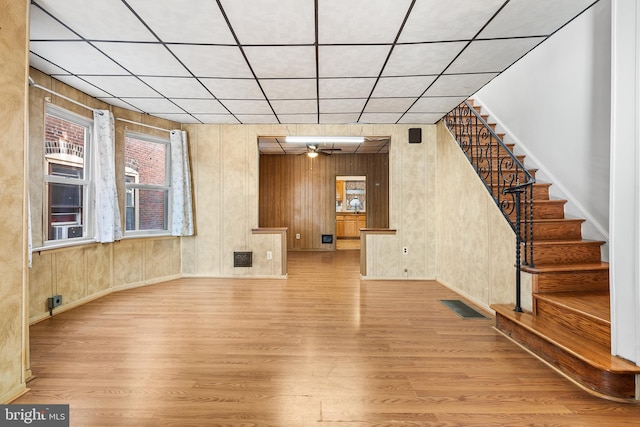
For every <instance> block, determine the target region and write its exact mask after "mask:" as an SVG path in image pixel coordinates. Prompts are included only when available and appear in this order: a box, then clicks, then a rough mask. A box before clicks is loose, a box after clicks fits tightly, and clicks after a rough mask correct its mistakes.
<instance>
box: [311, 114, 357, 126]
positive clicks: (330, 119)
mask: <svg viewBox="0 0 640 427" xmlns="http://www.w3.org/2000/svg"><path fill="white" fill-rule="evenodd" d="M359 116H360V113H352V114H326V113H323V114H320V123H329V124H345V123H356V122H357V121H358V117H359Z"/></svg>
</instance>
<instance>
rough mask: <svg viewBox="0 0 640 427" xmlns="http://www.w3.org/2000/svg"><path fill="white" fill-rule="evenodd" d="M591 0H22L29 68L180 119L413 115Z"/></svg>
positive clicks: (498, 68) (476, 82)
mask: <svg viewBox="0 0 640 427" xmlns="http://www.w3.org/2000/svg"><path fill="white" fill-rule="evenodd" d="M593 3H594V0H536V1H535V2H532V1H530V0H482V1H472V0H349V1H345V0H215V1H214V0H189V1H185V0H163V1H161V2H159V1H157V0H101V1H100V2H87V1H85V0H32V1H31V26H30V31H31V35H30V36H31V45H30V51H31V52H30V62H31V66H32V67H34V68H36V69H38V70H40V71H42V72H44V73H46V74H48V75H51V76H52V77H54V78H56V79H58V80H60V81H63V82H65V83H67V84H69V85H71V86H73V87H75V88H77V89H79V90H81V91H84V92H86V93H87V94H89V95H91V96H94V97H96V98H98V99H101V100H103V101H105V102H107V103H109V104H112V105H115V106H119V107H124V108H129V109H131V110H134V111H140V112H144V113H148V114H151V115H155V116H158V117H163V118H167V119H171V120H175V121H178V122H181V123H246V124H250V123H283V124H286V123H301V124H304V123H310V124H318V123H320V124H344V123H363V124H365V123H416V124H430V123H435V122H437V121H438V120H439V119H440V118H442V116H443V115H444V114H446V113H447V112H448V111H450V110H451V109H452V108H453V107H455V105H457V104H458V103H459V102H460V101H462V100H464V99H465V98H467V97H469V96H471V95H473V93H475V92H476V91H477V90H478V89H480V88H481V87H482V86H483V85H485V84H486V83H487V82H489V81H490V80H491V79H493V78H494V77H495V76H497V75H499V74H500V73H501V72H503V71H504V70H506V69H507V68H509V67H510V66H511V65H512V64H513V63H514V62H516V61H517V60H518V59H520V58H521V57H522V56H524V55H526V54H527V53H528V52H529V51H531V50H532V49H534V48H535V47H536V46H538V45H539V44H540V43H542V42H544V40H545V39H546V38H547V37H549V36H551V35H552V34H553V33H554V32H555V31H557V30H558V29H559V28H561V27H562V26H564V25H566V24H567V22H569V21H570V20H572V19H574V18H575V17H576V16H577V15H579V14H580V13H582V12H583V11H584V10H586V9H587V8H589V7H590V6H591V5H592V4H593Z"/></svg>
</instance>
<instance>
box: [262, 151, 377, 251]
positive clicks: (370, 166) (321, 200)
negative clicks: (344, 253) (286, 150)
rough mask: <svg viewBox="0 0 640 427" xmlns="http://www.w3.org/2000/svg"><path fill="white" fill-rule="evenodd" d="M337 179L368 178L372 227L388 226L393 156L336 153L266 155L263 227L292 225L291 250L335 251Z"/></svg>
mask: <svg viewBox="0 0 640 427" xmlns="http://www.w3.org/2000/svg"><path fill="white" fill-rule="evenodd" d="M336 175H366V177H367V206H366V210H367V227H381V228H383V227H388V226H389V155H388V154H335V155H332V156H318V157H316V158H315V159H311V158H309V157H308V156H292V155H261V156H260V213H259V215H260V216H259V222H260V227H288V229H289V230H288V233H287V240H288V241H287V245H288V247H289V249H293V250H314V249H315V250H333V249H335V231H336V224H335V213H336V212H335V210H336V209H335V207H336V195H335V188H336V186H335V179H336ZM297 233H299V234H300V239H296V234H297ZM323 234H332V235H333V236H334V243H333V244H322V235H323Z"/></svg>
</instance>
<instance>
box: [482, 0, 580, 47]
mask: <svg viewBox="0 0 640 427" xmlns="http://www.w3.org/2000/svg"><path fill="white" fill-rule="evenodd" d="M592 3H593V0H536V1H529V0H511V1H510V2H509V3H508V4H507V5H506V6H505V8H504V9H502V10H501V11H500V13H499V14H498V16H496V17H495V19H493V21H491V22H490V23H489V25H487V27H486V28H485V29H484V30H482V32H481V33H480V35H479V36H478V37H479V38H496V37H517V36H542V35H549V34H551V33H553V32H554V31H555V30H557V29H558V28H559V27H560V26H562V25H564V23H566V22H567V21H568V20H569V19H571V18H572V17H573V16H575V15H577V14H578V13H580V12H581V11H583V10H584V9H585V8H587V7H588V6H590V5H591V4H592Z"/></svg>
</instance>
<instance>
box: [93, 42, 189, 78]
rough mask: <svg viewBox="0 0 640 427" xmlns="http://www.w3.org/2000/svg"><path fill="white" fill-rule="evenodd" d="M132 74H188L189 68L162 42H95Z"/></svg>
mask: <svg viewBox="0 0 640 427" xmlns="http://www.w3.org/2000/svg"><path fill="white" fill-rule="evenodd" d="M94 45H95V46H96V47H97V48H98V49H100V50H101V51H102V52H104V53H105V54H106V55H107V56H109V57H110V58H111V59H113V60H114V61H115V62H117V63H118V64H120V65H121V66H122V67H124V68H125V69H127V70H129V71H130V72H131V74H136V75H147V76H188V75H190V74H189V73H188V72H187V70H186V69H185V68H184V67H183V66H182V65H181V64H180V63H179V62H178V61H177V60H176V59H175V58H174V57H173V55H171V53H170V52H169V51H168V50H167V49H166V48H165V47H164V46H162V45H161V44H150V43H101V42H98V43H94Z"/></svg>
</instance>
